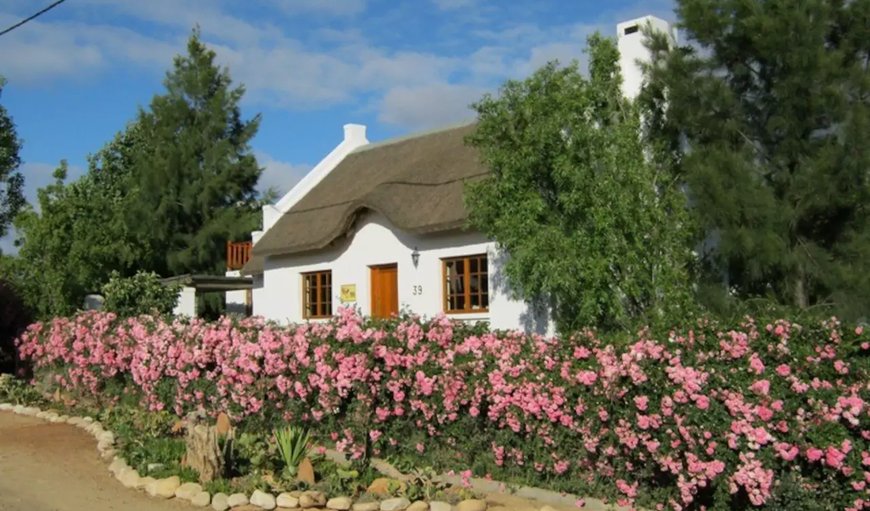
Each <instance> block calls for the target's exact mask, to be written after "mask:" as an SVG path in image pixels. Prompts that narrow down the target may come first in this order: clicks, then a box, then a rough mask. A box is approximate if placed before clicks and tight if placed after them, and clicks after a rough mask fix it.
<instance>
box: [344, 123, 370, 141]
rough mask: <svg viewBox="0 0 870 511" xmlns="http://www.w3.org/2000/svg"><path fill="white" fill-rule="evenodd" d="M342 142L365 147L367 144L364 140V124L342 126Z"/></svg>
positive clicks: (365, 139)
mask: <svg viewBox="0 0 870 511" xmlns="http://www.w3.org/2000/svg"><path fill="white" fill-rule="evenodd" d="M344 141H345V142H350V143H351V144H353V145H366V144H368V143H369V141H368V139H367V138H366V127H365V125H364V124H345V125H344Z"/></svg>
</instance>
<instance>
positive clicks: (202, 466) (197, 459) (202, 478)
mask: <svg viewBox="0 0 870 511" xmlns="http://www.w3.org/2000/svg"><path fill="white" fill-rule="evenodd" d="M184 440H185V444H186V447H187V452H186V454H185V455H184V464H185V465H187V466H188V467H190V468H192V469H194V470H196V471H197V472H198V473H199V482H201V483H207V482H209V481H212V480H214V479H215V478H217V477H220V475H221V468H222V467H223V456H222V453H221V451H220V449H219V448H218V440H217V428H215V427H214V426H209V425H206V424H202V423H200V424H195V423H189V424H188V425H187V435H186V436H185V439H184Z"/></svg>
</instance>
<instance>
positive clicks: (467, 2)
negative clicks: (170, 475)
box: [432, 0, 478, 11]
mask: <svg viewBox="0 0 870 511" xmlns="http://www.w3.org/2000/svg"><path fill="white" fill-rule="evenodd" d="M477 2H478V0H432V3H434V4H435V6H436V7H438V8H439V9H441V10H442V11H452V10H455V9H464V8H466V7H471V6H473V5H474V4H476V3H477Z"/></svg>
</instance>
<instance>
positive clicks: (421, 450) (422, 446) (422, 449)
mask: <svg viewBox="0 0 870 511" xmlns="http://www.w3.org/2000/svg"><path fill="white" fill-rule="evenodd" d="M416 447H417V452H419V453H420V454H423V451H425V450H426V446H424V445H423V444H422V443H420V442H417V446H416Z"/></svg>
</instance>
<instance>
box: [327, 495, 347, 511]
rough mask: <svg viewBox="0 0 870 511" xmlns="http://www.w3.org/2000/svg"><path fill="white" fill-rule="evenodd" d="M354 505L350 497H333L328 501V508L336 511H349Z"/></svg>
mask: <svg viewBox="0 0 870 511" xmlns="http://www.w3.org/2000/svg"><path fill="white" fill-rule="evenodd" d="M352 504H353V500H351V498H350V497H333V498H331V499H329V500H328V501H326V507H327V508H329V509H334V510H336V511H347V510H348V509H350V506H351V505H352Z"/></svg>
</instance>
